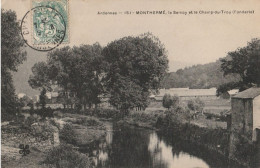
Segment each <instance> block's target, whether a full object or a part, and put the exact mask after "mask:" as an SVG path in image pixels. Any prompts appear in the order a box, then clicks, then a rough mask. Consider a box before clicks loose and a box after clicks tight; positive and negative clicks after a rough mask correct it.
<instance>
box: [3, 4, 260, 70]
mask: <svg viewBox="0 0 260 168" xmlns="http://www.w3.org/2000/svg"><path fill="white" fill-rule="evenodd" d="M30 5H31V4H30V0H12V1H10V0H2V8H4V9H12V10H14V11H16V12H17V17H18V20H21V19H22V17H23V16H24V15H25V13H26V12H27V11H28V10H29V9H30V7H31V6H30ZM146 10H149V11H151V10H165V11H184V12H185V11H186V12H188V11H221V10H226V11H234V10H237V11H238V10H254V14H216V15H210V14H196V15H182V14H179V15H176V14H175V15H136V14H134V15H98V14H97V13H98V12H125V11H146ZM259 19H260V1H257V0H251V1H242V0H210V1H206V0H192V1H191V0H189V1H188V0H131V1H126V0H70V1H69V32H70V34H69V38H70V42H69V43H68V44H66V45H70V46H73V45H81V44H93V43H95V42H99V43H100V44H101V45H102V46H105V45H107V44H108V43H109V42H111V41H113V40H116V39H119V38H122V37H124V36H129V35H134V36H136V35H140V34H142V33H144V32H152V33H153V34H154V35H155V36H157V37H159V39H160V40H161V41H162V42H163V43H164V45H165V48H166V49H167V50H168V59H169V70H170V71H175V70H177V69H178V68H183V67H184V66H190V65H193V64H205V63H209V62H214V61H216V60H217V59H219V58H221V57H225V56H226V55H227V53H228V52H229V51H234V50H236V49H237V48H238V47H243V46H245V45H246V44H247V42H248V41H250V40H251V39H252V38H259V37H260V22H259ZM61 47H62V46H61ZM28 54H33V55H30V56H28V58H30V59H32V60H35V61H37V60H38V58H39V60H46V52H45V53H43V52H37V51H33V52H28ZM29 62H33V61H30V60H29ZM27 66H33V65H27ZM29 69H30V68H29ZM24 73H25V72H24ZM28 73H29V72H28Z"/></svg>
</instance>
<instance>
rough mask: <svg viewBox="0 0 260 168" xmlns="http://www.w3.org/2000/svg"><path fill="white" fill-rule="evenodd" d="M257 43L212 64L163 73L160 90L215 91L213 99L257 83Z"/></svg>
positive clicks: (259, 45) (259, 42)
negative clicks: (185, 88)
mask: <svg viewBox="0 0 260 168" xmlns="http://www.w3.org/2000/svg"><path fill="white" fill-rule="evenodd" d="M259 65H260V39H258V38H255V39H252V40H251V41H250V42H248V44H247V45H246V46H244V47H240V48H238V49H237V50H235V51H231V52H228V54H227V56H226V57H224V58H221V59H219V60H217V61H216V62H213V63H208V64H204V65H193V66H191V67H187V68H184V69H179V70H177V71H176V72H170V73H167V74H166V75H165V77H164V79H163V80H162V82H161V83H162V86H161V87H162V88H178V87H189V88H193V89H195V88H196V89H207V88H212V87H216V88H217V95H221V94H222V93H225V92H227V91H229V90H232V89H234V88H237V89H240V91H242V90H245V89H247V88H250V87H252V86H257V85H259V83H260V70H259V68H260V66H259Z"/></svg>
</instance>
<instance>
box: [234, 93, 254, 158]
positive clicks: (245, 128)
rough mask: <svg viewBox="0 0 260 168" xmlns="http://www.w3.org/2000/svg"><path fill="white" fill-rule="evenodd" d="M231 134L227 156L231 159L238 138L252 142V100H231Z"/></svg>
mask: <svg viewBox="0 0 260 168" xmlns="http://www.w3.org/2000/svg"><path fill="white" fill-rule="evenodd" d="M231 108H232V111H231V112H232V115H231V134H230V144H229V146H230V149H229V156H230V157H233V156H234V152H235V151H236V145H237V143H238V142H239V139H238V138H239V136H243V137H245V138H246V139H248V140H249V141H251V140H252V133H253V132H252V131H253V101H252V99H238V98H232V99H231Z"/></svg>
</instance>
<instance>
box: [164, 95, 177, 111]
mask: <svg viewBox="0 0 260 168" xmlns="http://www.w3.org/2000/svg"><path fill="white" fill-rule="evenodd" d="M179 102H180V99H179V97H178V96H175V95H174V96H171V95H170V94H165V95H164V96H163V101H162V104H163V107H165V108H167V109H168V110H169V108H171V107H177V106H178V104H179Z"/></svg>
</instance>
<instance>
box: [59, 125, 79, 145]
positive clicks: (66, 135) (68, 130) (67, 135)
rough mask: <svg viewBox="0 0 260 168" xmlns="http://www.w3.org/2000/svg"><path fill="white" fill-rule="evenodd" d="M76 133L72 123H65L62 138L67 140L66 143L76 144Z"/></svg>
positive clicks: (61, 131) (61, 133) (61, 132)
mask: <svg viewBox="0 0 260 168" xmlns="http://www.w3.org/2000/svg"><path fill="white" fill-rule="evenodd" d="M75 138H76V134H75V132H74V130H73V126H72V124H68V123H67V124H65V125H64V126H63V128H62V130H60V139H61V140H63V141H65V142H66V143H69V144H75V143H76V139H75Z"/></svg>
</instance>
